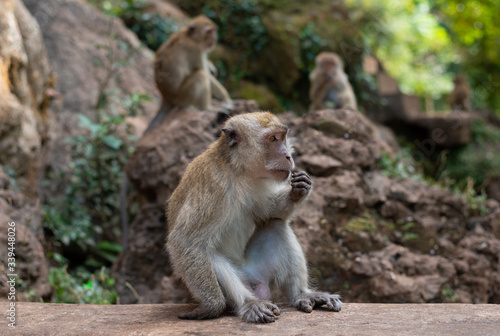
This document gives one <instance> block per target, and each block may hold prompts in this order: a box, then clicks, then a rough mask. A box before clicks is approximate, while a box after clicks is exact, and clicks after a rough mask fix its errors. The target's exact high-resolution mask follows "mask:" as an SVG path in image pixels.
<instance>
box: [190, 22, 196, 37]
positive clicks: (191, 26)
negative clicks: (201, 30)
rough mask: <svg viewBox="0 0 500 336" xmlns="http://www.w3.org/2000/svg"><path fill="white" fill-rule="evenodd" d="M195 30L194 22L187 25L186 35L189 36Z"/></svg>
mask: <svg viewBox="0 0 500 336" xmlns="http://www.w3.org/2000/svg"><path fill="white" fill-rule="evenodd" d="M195 30H196V26H195V25H194V24H192V25H190V26H189V27H188V35H189V36H193V35H194V31H195Z"/></svg>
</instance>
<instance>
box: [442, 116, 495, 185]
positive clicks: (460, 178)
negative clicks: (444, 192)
mask: <svg viewBox="0 0 500 336" xmlns="http://www.w3.org/2000/svg"><path fill="white" fill-rule="evenodd" d="M498 176H500V129H498V128H495V127H494V126H491V125H489V124H487V123H486V122H485V121H484V120H482V119H481V120H476V121H474V122H473V124H472V141H471V142H470V143H469V144H467V146H465V147H463V148H460V149H457V150H453V151H451V152H450V153H449V154H447V155H446V154H445V164H444V165H443V168H442V169H441V170H440V172H439V173H438V178H439V179H440V180H445V179H451V180H453V185H455V186H456V187H457V188H458V189H461V190H465V189H466V188H467V186H468V185H469V183H470V182H469V179H472V180H473V181H474V187H475V188H476V189H477V188H480V186H481V185H482V184H483V183H484V182H485V181H486V180H487V178H488V177H498Z"/></svg>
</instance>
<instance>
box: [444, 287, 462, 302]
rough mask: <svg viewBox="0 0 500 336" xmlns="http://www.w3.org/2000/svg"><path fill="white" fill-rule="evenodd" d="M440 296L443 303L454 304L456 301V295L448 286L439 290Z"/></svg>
mask: <svg viewBox="0 0 500 336" xmlns="http://www.w3.org/2000/svg"><path fill="white" fill-rule="evenodd" d="M441 295H442V297H443V299H444V301H445V302H455V301H457V300H458V295H457V294H455V292H454V291H453V289H451V287H450V286H449V285H444V286H443V289H441Z"/></svg>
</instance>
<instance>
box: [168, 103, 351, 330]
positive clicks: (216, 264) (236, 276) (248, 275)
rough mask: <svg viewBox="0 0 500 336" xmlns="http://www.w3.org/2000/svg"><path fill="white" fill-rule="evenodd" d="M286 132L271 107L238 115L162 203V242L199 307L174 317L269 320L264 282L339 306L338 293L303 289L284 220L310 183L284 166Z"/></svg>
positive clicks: (299, 299)
mask: <svg viewBox="0 0 500 336" xmlns="http://www.w3.org/2000/svg"><path fill="white" fill-rule="evenodd" d="M287 135H288V128H287V127H286V126H285V125H283V124H282V123H281V122H280V121H279V119H278V118H277V117H275V116H274V115H273V114H271V113H268V112H254V113H247V114H241V115H237V116H234V117H232V118H230V119H229V120H228V121H227V122H226V123H225V125H224V128H223V129H222V133H221V135H220V137H219V139H218V140H217V141H215V142H214V143H212V145H210V147H209V148H208V149H207V150H206V151H205V152H204V153H202V154H201V155H200V156H198V157H197V158H195V159H194V160H193V162H191V163H190V164H189V165H188V167H187V169H186V172H185V174H184V176H183V177H182V179H181V181H180V184H179V186H178V187H177V189H176V190H175V191H174V193H173V194H172V196H171V198H170V199H169V200H168V202H167V212H166V214H167V220H168V226H169V234H168V238H167V250H168V252H169V255H170V260H171V262H172V264H173V266H174V269H175V270H176V272H178V274H179V275H180V276H181V277H182V279H183V280H184V282H185V283H186V285H187V287H188V288H189V290H190V291H191V293H192V294H193V296H194V297H195V298H197V299H198V300H199V301H200V305H199V306H198V307H197V308H196V309H195V310H194V311H191V312H183V313H181V314H180V315H179V318H182V319H208V318H215V317H217V316H220V315H221V314H222V313H223V312H224V311H225V310H226V309H229V310H230V311H232V312H233V313H235V314H236V315H238V316H239V317H240V318H241V319H243V320H244V321H246V322H255V323H268V322H274V321H275V319H276V317H277V316H278V315H279V314H280V310H279V308H278V307H277V306H276V305H275V304H274V303H272V302H271V301H270V300H271V288H273V289H279V290H281V291H282V292H283V293H284V294H286V295H287V297H288V300H289V302H290V304H291V305H292V306H294V307H297V308H298V309H299V310H302V311H305V312H308V313H309V312H311V311H312V310H313V308H316V307H319V306H322V305H326V306H327V307H328V308H329V309H330V310H333V311H340V309H341V305H342V302H341V301H340V297H339V295H337V294H329V293H324V292H315V291H313V290H311V289H310V288H309V286H308V272H307V266H306V260H305V257H304V253H303V251H302V248H301V247H300V245H299V243H298V240H297V237H296V236H295V234H294V232H293V231H292V229H291V228H290V226H289V222H290V219H291V217H292V216H293V213H294V212H295V211H296V209H297V207H298V206H299V205H300V204H301V203H303V202H304V200H305V199H306V197H307V196H308V195H309V193H310V191H311V188H312V181H311V179H310V178H309V176H308V175H307V174H306V173H304V172H292V169H293V168H294V161H293V159H292V156H291V153H292V147H291V145H290V140H289V139H288V137H287Z"/></svg>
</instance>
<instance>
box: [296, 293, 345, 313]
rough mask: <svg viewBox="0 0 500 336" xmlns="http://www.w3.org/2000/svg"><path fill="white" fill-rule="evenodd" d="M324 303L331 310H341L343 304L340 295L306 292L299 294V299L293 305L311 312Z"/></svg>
mask: <svg viewBox="0 0 500 336" xmlns="http://www.w3.org/2000/svg"><path fill="white" fill-rule="evenodd" d="M323 305H326V306H327V307H328V309H330V310H333V311H335V312H339V311H340V309H341V306H342V301H340V295H338V294H330V293H324V292H312V293H304V294H302V295H301V296H299V298H298V299H297V301H295V303H294V304H293V306H294V307H297V309H298V310H301V311H304V312H306V313H310V312H312V310H313V309H314V308H317V307H320V306H323Z"/></svg>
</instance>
